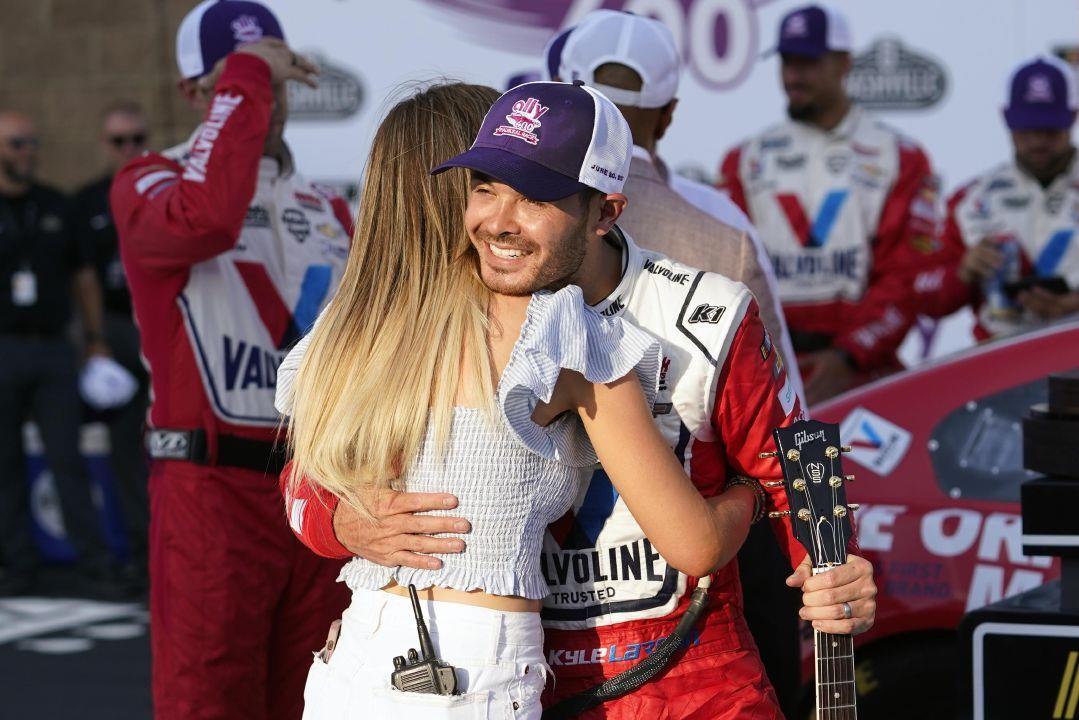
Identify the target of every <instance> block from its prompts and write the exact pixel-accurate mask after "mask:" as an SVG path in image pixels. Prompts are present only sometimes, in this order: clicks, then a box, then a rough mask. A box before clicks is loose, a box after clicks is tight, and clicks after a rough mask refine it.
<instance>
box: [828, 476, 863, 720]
mask: <svg viewBox="0 0 1079 720" xmlns="http://www.w3.org/2000/svg"><path fill="white" fill-rule="evenodd" d="M829 464H830V466H831V467H830V469H831V475H832V477H839V478H842V477H843V475H842V472H843V466H842V465H841V464H840V461H839V457H838V456H837V457H835V458H829ZM837 464H838V465H839V469H838V470H837V469H836V465H837ZM840 487H842V485H840ZM839 495H840V492H839V488H838V487H837V488H832V505H833V506H834V507H839V506H840V502H839ZM842 504H843V505H844V507H845V506H846V504H847V503H846V502H845V501H844V502H843V503H842ZM849 512H850V511H849V509H848V513H849ZM846 517H848V518H849V517H850V516H849V515H847V516H846ZM833 528H834V531H835V534H834V541H835V549H836V561H837V562H846V561H847V542H846V538H845V537H844V533H843V518H838V519H837V520H836V522H835V525H834V526H833ZM833 641H834V642H835V643H836V647H837V649H838V652H839V655H846V656H849V661H846V660H845V661H844V662H843V664H844V665H845V666H847V667H849V668H850V674H849V675H850V676H849V677H847V673H844V677H843V679H842V680H838V673H839V668H838V666H837V667H836V668H835V672H836V674H837V680H838V682H840V683H843V690H844V692H849V693H850V698H849V699H850V702H849V705H850V706H851V707H850V710H851V711H852V714H854V715H857V710H856V709H855V707H854V705H855V695H856V693H855V679H854V636H853V635H846V634H839V635H836V636H834V640H833ZM840 699H846V698H845V697H841V698H840ZM843 704H848V703H843Z"/></svg>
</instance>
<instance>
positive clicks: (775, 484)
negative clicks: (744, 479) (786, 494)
mask: <svg viewBox="0 0 1079 720" xmlns="http://www.w3.org/2000/svg"><path fill="white" fill-rule="evenodd" d="M761 485H763V486H764V487H766V488H777V487H783V481H782V480H776V481H775V482H766V483H761Z"/></svg>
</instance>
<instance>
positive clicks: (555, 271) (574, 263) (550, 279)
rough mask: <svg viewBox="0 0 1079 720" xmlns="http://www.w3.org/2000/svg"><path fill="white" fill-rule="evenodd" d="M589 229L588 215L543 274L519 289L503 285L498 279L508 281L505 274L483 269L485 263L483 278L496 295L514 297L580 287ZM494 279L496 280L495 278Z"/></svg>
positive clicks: (553, 253) (553, 252)
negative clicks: (580, 272)
mask: <svg viewBox="0 0 1079 720" xmlns="http://www.w3.org/2000/svg"><path fill="white" fill-rule="evenodd" d="M587 227H588V215H587V214H586V215H585V216H584V217H582V218H581V219H580V221H579V222H578V223H577V225H575V226H574V228H573V230H572V231H570V233H569V234H568V235H567V236H566V237H565V238H563V240H562V241H561V242H560V243H559V244H558V245H557V246H556V247H554V248H552V250H551V252H550V254H549V256H548V260H547V262H546V263H545V264H543V265H541V266H540V267H539V271H538V272H537V273H536V274H535V277H534V278H533V279H532V280H528V281H524V282H523V283H521V284H517V285H508V284H506V283H502V282H499V281H498V279H499V278H502V277H504V276H503V274H502V273H499V272H497V271H495V270H491V269H490V268H485V267H483V265H482V263H481V264H480V278H481V279H482V280H483V283H484V285H486V286H487V287H488V289H489V290H491V291H492V292H496V293H499V294H502V295H510V296H513V297H522V296H524V295H531V294H533V293H535V292H536V291H538V290H550V291H552V292H556V291H558V290H561V289H562V288H564V287H566V286H567V285H574V284H580V283H579V282H578V280H579V279H580V278H579V277H578V274H579V271H580V269H581V265H582V264H583V263H584V258H585V246H586V238H585V232H586V228H587ZM478 239H479V240H480V242H487V241H488V239H490V240H495V239H497V238H485V237H482V236H481V237H479V238H478ZM511 244H512V243H511ZM525 249H527V248H525ZM491 275H493V276H494V277H491Z"/></svg>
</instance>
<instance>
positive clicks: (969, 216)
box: [938, 57, 1079, 340]
mask: <svg viewBox="0 0 1079 720" xmlns="http://www.w3.org/2000/svg"><path fill="white" fill-rule="evenodd" d="M1076 95H1077V88H1076V77H1075V72H1074V71H1073V70H1072V68H1071V66H1069V65H1068V64H1067V63H1065V62H1063V61H1062V60H1060V59H1058V58H1056V57H1037V58H1034V59H1033V60H1030V61H1027V62H1024V63H1022V64H1020V65H1019V66H1018V67H1017V68H1016V69H1015V71H1014V72H1013V73H1012V75H1011V78H1010V79H1009V81H1008V89H1007V104H1006V105H1005V109H1004V113H1003V114H1004V122H1005V124H1006V125H1007V126H1008V130H1009V132H1010V134H1011V139H1012V146H1013V148H1014V152H1015V157H1014V158H1013V159H1012V160H1010V161H1008V162H1004V163H1001V164H1000V165H997V166H996V167H995V168H993V169H992V170H989V171H987V172H986V173H984V174H982V175H979V176H978V177H977V178H975V179H974V180H972V181H970V182H969V183H967V184H966V185H965V186H963V187H962V188H960V189H959V190H958V191H957V192H956V193H955V194H954V195H953V196H952V197H951V198H950V199H949V201H948V215H947V221H946V223H945V226H944V234H943V242H944V245H945V247H946V249H947V250H948V251H950V252H951V253H952V254H953V255H954V257H955V258H956V262H955V264H954V266H952V267H951V268H950V269H949V271H948V272H946V273H945V274H944V275H943V285H944V293H943V294H944V296H945V297H944V299H943V306H942V307H941V308H939V310H938V314H946V313H949V312H952V311H954V310H957V309H958V308H960V307H962V306H963V305H971V306H972V307H974V309H975V311H976V312H977V316H978V324H977V325H976V327H975V328H974V333H975V337H977V338H978V339H979V340H985V339H988V338H992V337H999V336H1004V335H1011V334H1014V333H1017V332H1022V331H1024V330H1029V329H1032V328H1036V327H1038V326H1040V325H1042V324H1044V323H1045V322H1047V321H1050V320H1054V319H1057V318H1061V317H1065V316H1068V315H1074V314H1076V313H1079V238H1076V234H1077V232H1079V227H1077V226H1079V165H1077V163H1076V161H1075V145H1074V144H1073V142H1072V128H1073V127H1074V126H1075V117H1076V109H1077V106H1079V105H1077V98H1076Z"/></svg>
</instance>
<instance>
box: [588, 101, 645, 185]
mask: <svg viewBox="0 0 1079 720" xmlns="http://www.w3.org/2000/svg"><path fill="white" fill-rule="evenodd" d="M582 89H583V90H585V91H586V92H588V94H589V95H591V96H592V100H593V101H594V102H595V103H596V121H595V124H594V125H593V126H592V142H591V143H590V144H589V146H588V151H587V152H586V153H585V156H584V162H583V163H581V174H580V176H579V177H578V178H577V179H578V180H579V181H580V182H582V183H584V184H585V185H587V186H589V187H593V188H595V189H596V190H599V191H600V192H604V193H607V194H610V193H620V192H622V188H623V186H624V185H625V184H626V177H627V176H629V163H630V160H631V159H632V157H633V135H632V134H631V133H630V131H629V124H628V123H626V119H625V118H624V117H622V113H621V112H619V111H618V108H617V107H615V105H614V103H612V102H611V101H610V100H608V99H607V97H606V96H604V95H603V94H602V93H601V92H599V91H598V90H596V89H595V88H590V87H587V86H584V87H582Z"/></svg>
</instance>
